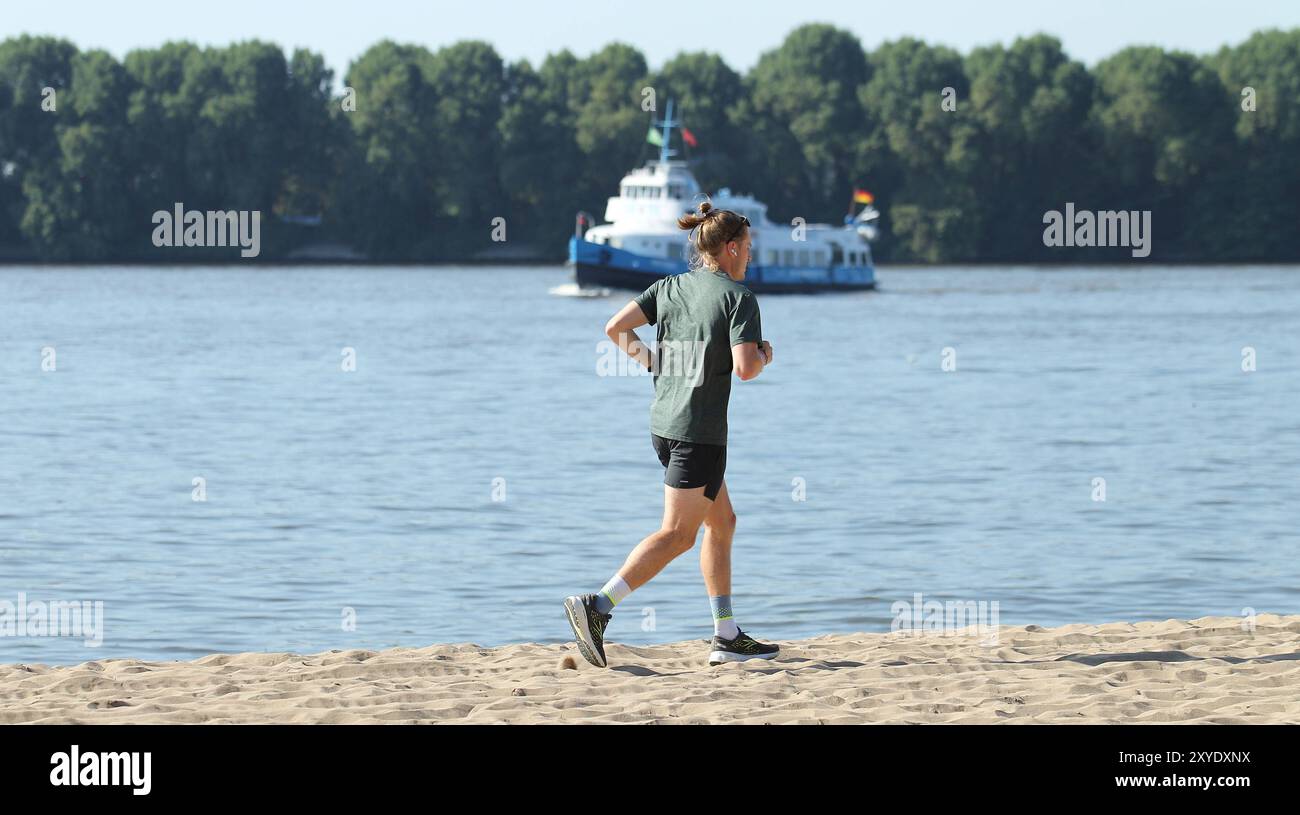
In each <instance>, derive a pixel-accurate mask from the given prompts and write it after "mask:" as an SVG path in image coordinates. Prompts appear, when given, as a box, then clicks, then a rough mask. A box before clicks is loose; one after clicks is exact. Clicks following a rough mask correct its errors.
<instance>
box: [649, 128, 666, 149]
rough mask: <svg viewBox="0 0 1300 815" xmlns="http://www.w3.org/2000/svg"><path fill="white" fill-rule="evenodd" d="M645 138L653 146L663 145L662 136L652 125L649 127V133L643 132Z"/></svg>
mask: <svg viewBox="0 0 1300 815" xmlns="http://www.w3.org/2000/svg"><path fill="white" fill-rule="evenodd" d="M645 140H646V141H648V142H650V143H651V144H653V145H654V146H655V147H663V146H664V137H663V136H662V135H660V133H659V131H658V130H655V129H654V128H653V127H651V128H650V132H649V133H646V134H645Z"/></svg>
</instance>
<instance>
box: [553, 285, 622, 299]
mask: <svg viewBox="0 0 1300 815" xmlns="http://www.w3.org/2000/svg"><path fill="white" fill-rule="evenodd" d="M550 294H551V296H552V297H609V295H610V290H609V289H602V288H586V289H584V288H583V287H581V286H579V285H578V284H577V283H564V284H561V285H559V286H552V287H551V288H550Z"/></svg>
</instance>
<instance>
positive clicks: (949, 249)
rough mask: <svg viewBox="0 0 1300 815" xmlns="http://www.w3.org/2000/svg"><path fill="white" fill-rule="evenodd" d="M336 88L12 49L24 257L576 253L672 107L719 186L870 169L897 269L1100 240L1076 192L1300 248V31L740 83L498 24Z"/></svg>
mask: <svg viewBox="0 0 1300 815" xmlns="http://www.w3.org/2000/svg"><path fill="white" fill-rule="evenodd" d="M341 80H342V83H341V84H342V86H343V90H342V91H341V92H340V91H338V90H337V89H336V83H335V81H334V75H333V72H332V71H331V69H330V68H329V67H328V66H327V65H326V64H325V62H324V60H323V58H322V57H321V56H320V55H318V54H315V53H312V52H311V51H308V50H301V49H300V50H295V51H294V52H293V53H292V54H289V55H286V54H285V52H284V51H282V50H281V49H280V48H279V47H278V46H276V45H273V44H268V43H265V42H258V41H250V42H243V43H238V44H234V45H230V46H228V47H222V48H203V47H199V46H196V45H193V44H190V43H185V42H172V43H167V44H165V45H162V46H161V47H158V48H152V49H141V50H135V51H132V52H130V53H128V54H127V55H126V56H125V58H124V59H123V60H121V61H119V60H117V59H115V58H114V57H113V56H112V55H110V54H108V53H106V52H104V51H100V50H87V51H80V50H78V49H77V47H76V46H74V45H73V44H72V43H70V42H67V41H65V40H60V39H55V38H47V37H31V36H20V37H15V38H10V39H7V40H4V41H3V42H0V257H9V258H22V257H34V258H37V259H41V260H50V261H83V262H89V261H112V260H163V261H167V262H175V261H176V260H177V259H178V255H176V254H175V252H174V251H168V252H167V253H166V254H163V253H161V252H160V250H158V249H155V248H154V246H153V245H152V244H151V243H150V234H151V232H152V229H153V227H152V224H151V222H150V217H151V215H152V214H153V213H154V212H155V211H158V210H170V209H171V208H172V206H173V203H175V202H183V203H184V205H185V207H186V208H193V209H198V210H257V211H260V212H262V213H263V220H264V224H265V225H264V228H263V243H264V245H265V246H266V250H265V252H264V254H263V257H264V258H265V259H275V258H277V257H284V256H285V255H286V254H287V253H289V252H290V251H292V250H293V249H294V248H295V247H297V246H300V245H302V244H304V243H308V242H316V243H320V242H337V243H343V244H347V245H350V246H352V247H355V248H356V249H357V250H359V251H360V252H362V253H364V254H365V255H366V256H368V257H370V258H372V259H374V260H379V261H439V260H453V259H466V258H471V257H474V256H475V255H477V254H478V253H481V252H483V251H484V250H489V249H492V248H494V247H496V248H499V247H500V244H494V242H493V232H494V224H495V225H496V226H497V227H500V228H497V229H496V232H497V237H498V238H499V237H500V232H501V230H502V228H503V229H504V231H505V234H506V237H507V244H509V245H516V246H531V247H534V248H535V251H536V252H538V253H539V254H540V255H542V256H545V257H548V258H555V259H559V258H560V257H562V256H563V254H564V245H565V241H566V239H567V237H568V236H569V235H570V234H571V233H572V229H573V219H574V215H575V213H576V212H578V211H579V210H586V211H588V212H592V213H595V214H596V215H597V216H599V215H601V214H602V213H603V212H604V204H605V200H606V198H607V197H608V196H610V195H613V194H615V193H616V191H617V184H618V180H619V179H620V178H621V177H622V175H623V174H624V173H625V172H626V171H627V170H629V169H630V168H632V167H634V166H637V165H640V164H641V163H643V162H644V161H645V160H646V159H648V158H651V157H652V156H653V155H655V153H656V148H655V147H654V146H653V145H650V144H647V142H646V131H647V128H648V125H649V124H650V122H651V120H652V118H654V117H656V116H657V115H661V114H662V113H663V111H664V108H665V106H666V101H667V100H668V99H669V98H672V99H673V100H675V107H676V113H677V114H678V116H677V118H679V119H680V120H682V121H683V122H684V123H685V124H686V126H687V127H688V128H689V129H690V130H691V132H692V134H693V135H694V137H695V139H696V140H697V144H696V146H695V147H693V148H692V147H688V146H685V145H680V144H677V143H676V139H674V145H673V146H674V147H676V148H680V149H682V150H683V151H684V152H683V154H684V157H685V158H687V159H688V160H689V161H690V162H691V163H692V167H693V169H694V171H695V173H696V175H697V177H698V179H699V181H700V183H701V185H702V186H703V187H704V188H705V189H707V190H715V189H717V188H719V187H723V186H729V187H731V188H732V189H733V190H736V191H742V192H750V193H753V194H754V195H755V196H757V197H758V198H759V199H760V200H763V201H765V202H766V203H768V205H769V207H770V210H769V211H770V215H771V216H772V217H773V219H774V220H777V221H778V222H781V221H784V222H789V220H790V219H791V218H793V217H796V216H799V217H803V218H805V219H806V220H807V221H809V222H818V221H823V222H831V223H836V222H839V221H840V220H841V219H842V218H843V216H844V213H845V212H846V210H847V206H848V201H849V197H850V195H851V193H852V190H853V189H854V188H855V187H864V188H866V189H868V190H870V191H871V192H872V193H873V194H874V196H875V199H876V204H877V207H878V208H879V209H880V210H881V212H882V215H883V217H882V219H881V222H880V225H881V227H882V229H881V237H880V239H879V241H878V242H877V245H876V255H877V258H878V259H879V260H881V261H897V262H909V261H910V262H961V261H984V262H1034V261H1048V262H1050V261H1086V260H1089V259H1099V258H1104V257H1105V256H1103V255H1098V254H1097V252H1098V251H1101V250H1095V249H1092V250H1090V249H1086V248H1079V247H1075V248H1061V247H1049V246H1046V245H1045V244H1044V239H1043V234H1044V233H1043V229H1044V227H1043V223H1044V214H1045V213H1046V212H1047V211H1050V210H1061V209H1062V208H1063V207H1064V206H1065V204H1066V203H1067V202H1069V203H1072V204H1073V205H1074V206H1075V207H1077V208H1079V209H1090V210H1099V211H1100V210H1121V209H1122V210H1144V211H1150V212H1151V213H1152V216H1151V218H1152V227H1151V231H1152V233H1153V239H1152V246H1153V251H1152V253H1151V258H1150V259H1152V260H1172V261H1199V260H1204V261H1256V260H1264V261H1283V260H1286V261H1296V260H1300V240H1298V239H1297V233H1298V229H1300V29H1294V30H1290V31H1279V30H1271V31H1261V32H1257V33H1256V34H1254V35H1252V36H1251V37H1250V38H1249V39H1247V40H1246V41H1244V42H1242V43H1240V44H1238V45H1236V46H1232V47H1224V48H1222V49H1220V50H1219V51H1218V52H1217V53H1214V54H1208V55H1195V54H1189V53H1184V52H1180V51H1165V50H1162V49H1160V48H1156V47H1145V46H1135V47H1131V48H1126V49H1124V50H1122V51H1119V52H1118V53H1116V54H1114V55H1113V56H1111V57H1109V58H1107V59H1105V60H1102V61H1101V62H1100V63H1098V64H1097V65H1096V66H1095V67H1094V68H1092V69H1089V68H1088V67H1087V66H1085V65H1084V64H1082V63H1081V62H1078V61H1076V60H1073V59H1071V58H1070V57H1069V56H1068V55H1067V54H1066V53H1065V52H1064V51H1063V49H1062V47H1061V43H1060V42H1059V41H1058V40H1057V39H1055V38H1053V37H1050V36H1046V35H1037V36H1032V37H1027V38H1021V39H1017V40H1016V41H1015V42H1014V43H1012V44H1010V45H992V46H988V47H982V48H976V49H974V50H972V51H971V52H970V53H969V54H966V55H962V54H960V53H958V52H956V51H954V50H952V49H950V48H946V47H943V46H935V45H929V44H926V43H925V42H922V41H919V40H916V39H901V40H897V41H893V42H888V43H885V44H883V45H881V46H879V47H878V48H876V49H875V50H872V51H867V50H865V49H864V48H863V46H862V44H861V42H859V41H858V39H857V38H856V37H855V36H854V35H852V34H851V33H849V32H847V31H844V30H841V29H838V28H835V27H834V26H830V25H823V24H812V25H806V26H802V27H800V28H797V29H795V30H794V31H792V32H791V33H790V34H789V35H788V36H787V37H786V39H785V40H784V42H783V43H782V44H781V45H780V46H779V47H777V48H775V49H773V50H771V51H768V52H766V53H764V54H763V55H762V56H761V57H760V58H759V60H758V61H757V63H756V64H755V65H754V67H753V68H752V69H751V70H749V71H748V72H747V73H744V74H742V73H739V72H737V71H736V70H734V69H733V68H731V67H729V66H728V65H727V64H726V63H725V62H724V61H723V60H722V59H721V58H720V57H718V56H717V55H715V54H710V53H703V52H695V53H681V54H679V55H677V56H676V57H674V58H672V59H671V60H669V61H668V62H667V63H666V64H664V65H663V66H662V67H660V68H658V69H653V70H652V69H651V68H650V67H649V66H647V64H646V60H645V57H644V56H643V55H642V54H641V53H640V52H639V51H638V50H637V49H635V48H633V47H630V46H628V45H625V44H619V43H615V44H611V45H607V46H605V47H604V48H602V49H601V50H599V51H597V52H595V53H593V54H591V55H590V56H588V57H585V58H579V57H577V56H575V55H574V54H572V53H570V52H569V51H560V52H558V53H554V54H551V55H549V56H547V57H546V58H545V60H544V61H542V62H541V64H540V65H538V66H536V67H534V66H533V65H532V64H530V63H529V62H528V61H526V60H521V61H517V62H507V61H505V60H503V59H502V58H501V56H500V55H499V54H497V53H496V51H495V50H494V49H493V47H492V46H491V45H489V44H488V43H485V42H479V41H466V42H459V43H456V44H455V45H451V46H448V47H445V48H441V49H438V50H436V51H431V50H429V49H427V48H424V47H422V46H418V45H402V44H398V43H395V42H391V41H383V42H380V43H377V44H375V45H373V46H372V47H370V48H369V49H368V50H367V51H366V52H365V53H364V54H362V55H361V56H360V57H359V58H358V59H357V60H355V61H354V62H353V63H352V64H351V65H349V66H348V68H347V71H346V73H345V74H344V75H343V77H341ZM646 88H651V89H653V94H652V95H649V94H648V93H647V92H646V91H645V89H646ZM647 98H653V99H654V100H655V107H656V108H658V113H655V112H652V111H647V110H645V109H644V105H643V100H645V99H647ZM497 219H504V220H503V221H502V220H497ZM227 254H229V253H227ZM1118 257H1127V252H1124V253H1122V254H1120V255H1118ZM231 259H232V260H233V259H235V258H233V257H232V258H231Z"/></svg>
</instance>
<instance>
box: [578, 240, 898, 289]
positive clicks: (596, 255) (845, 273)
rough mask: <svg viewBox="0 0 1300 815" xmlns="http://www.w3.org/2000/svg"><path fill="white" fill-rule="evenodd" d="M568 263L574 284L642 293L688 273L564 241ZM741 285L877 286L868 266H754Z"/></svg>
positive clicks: (679, 266) (680, 264)
mask: <svg viewBox="0 0 1300 815" xmlns="http://www.w3.org/2000/svg"><path fill="white" fill-rule="evenodd" d="M569 264H570V265H571V266H572V267H573V273H574V277H576V278H577V281H578V285H579V286H584V287H589V288H610V289H631V290H634V291H644V290H645V289H646V288H647V287H648V286H649V285H650V284H651V283H654V282H655V281H656V280H660V279H662V278H665V277H668V276H669V275H675V274H682V273H683V272H685V271H687V266H686V263H685V262H684V261H680V260H670V259H668V258H652V257H646V256H645V255H637V254H634V253H632V252H628V251H626V250H623V249H615V248H614V247H612V246H604V245H602V244H598V243H591V242H590V241H585V240H582V239H581V238H576V237H575V238H570V239H569ZM744 283H745V286H746V288H748V289H749V290H750V291H752V292H754V293H755V294H808V293H813V292H824V291H863V290H866V289H873V288H875V286H876V274H875V269H874V268H873V267H871V266H834V267H825V266H822V267H809V266H757V265H755V264H752V263H751V264H750V266H749V268H748V269H747V270H746V271H745V280H744Z"/></svg>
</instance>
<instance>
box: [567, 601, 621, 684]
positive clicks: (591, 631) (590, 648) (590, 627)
mask: <svg viewBox="0 0 1300 815" xmlns="http://www.w3.org/2000/svg"><path fill="white" fill-rule="evenodd" d="M564 612H565V615H566V616H568V618H569V625H570V626H572V627H573V638H574V639H575V640H577V642H578V650H579V651H581V652H582V656H583V657H584V658H585V659H586V660H587V661H588V662H590V663H591V664H592V665H595V666H596V667H597V668H604V667H606V664H607V663H606V662H605V626H607V625H609V621H610V618H611V617H613V616H614V615H612V614H601V613H600V612H599V611H598V610H597V609H596V595H594V594H575V595H573V596H572V597H566V598H564Z"/></svg>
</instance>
